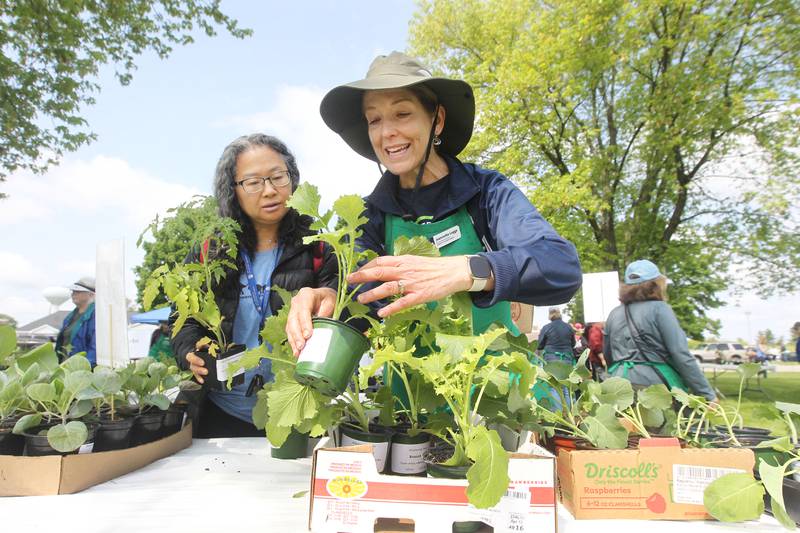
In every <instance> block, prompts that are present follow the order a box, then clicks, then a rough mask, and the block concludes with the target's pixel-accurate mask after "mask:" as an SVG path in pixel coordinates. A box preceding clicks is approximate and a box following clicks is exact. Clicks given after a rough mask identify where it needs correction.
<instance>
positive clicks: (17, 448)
mask: <svg viewBox="0 0 800 533" xmlns="http://www.w3.org/2000/svg"><path fill="white" fill-rule="evenodd" d="M16 421H17V419H16V418H14V419H10V420H3V422H0V455H22V451H23V450H24V449H25V437H23V436H22V435H14V434H13V433H12V432H11V430H13V429H14V424H16Z"/></svg>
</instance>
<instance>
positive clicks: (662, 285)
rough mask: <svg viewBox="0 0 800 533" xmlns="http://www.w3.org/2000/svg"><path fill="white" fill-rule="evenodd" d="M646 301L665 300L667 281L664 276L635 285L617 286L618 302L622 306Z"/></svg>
mask: <svg viewBox="0 0 800 533" xmlns="http://www.w3.org/2000/svg"><path fill="white" fill-rule="evenodd" d="M647 300H661V301H662V302H665V301H666V300H667V280H666V279H665V278H664V276H659V277H658V278H656V279H653V280H650V281H645V282H643V283H637V284H635V285H626V284H624V283H623V284H622V285H620V286H619V301H620V302H622V303H623V304H629V303H632V302H645V301H647Z"/></svg>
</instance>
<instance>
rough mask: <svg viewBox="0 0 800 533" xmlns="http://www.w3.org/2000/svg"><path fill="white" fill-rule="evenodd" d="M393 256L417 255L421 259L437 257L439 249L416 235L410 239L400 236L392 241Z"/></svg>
mask: <svg viewBox="0 0 800 533" xmlns="http://www.w3.org/2000/svg"><path fill="white" fill-rule="evenodd" d="M394 255H419V256H423V257H439V256H440V255H441V253H439V249H438V248H437V247H436V245H434V244H433V243H432V242H431V241H429V240H428V239H426V238H425V237H422V236H420V235H417V236H415V237H411V238H410V239H409V238H408V237H406V236H405V235H401V236H400V237H398V238H397V239H396V240H395V241H394Z"/></svg>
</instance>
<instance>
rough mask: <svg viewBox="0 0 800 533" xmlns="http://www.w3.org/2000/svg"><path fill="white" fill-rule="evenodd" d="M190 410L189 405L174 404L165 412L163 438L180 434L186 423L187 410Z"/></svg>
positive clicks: (162, 429) (162, 428)
mask: <svg viewBox="0 0 800 533" xmlns="http://www.w3.org/2000/svg"><path fill="white" fill-rule="evenodd" d="M188 408H189V404H187V403H173V404H172V405H170V406H169V409H167V410H166V411H165V412H164V424H163V426H162V427H161V436H162V437H169V436H170V435H174V434H175V433H177V432H179V431H180V430H181V429H182V428H183V424H184V422H185V421H186V416H187V415H186V410H187V409H188Z"/></svg>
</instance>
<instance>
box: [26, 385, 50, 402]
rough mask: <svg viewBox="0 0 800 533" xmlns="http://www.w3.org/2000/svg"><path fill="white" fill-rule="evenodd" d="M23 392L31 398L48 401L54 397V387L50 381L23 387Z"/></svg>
mask: <svg viewBox="0 0 800 533" xmlns="http://www.w3.org/2000/svg"><path fill="white" fill-rule="evenodd" d="M25 394H27V395H28V397H29V398H30V399H31V400H34V401H37V402H41V403H48V402H52V401H53V400H55V399H56V387H55V385H53V384H52V383H34V384H32V385H28V386H27V387H25Z"/></svg>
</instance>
